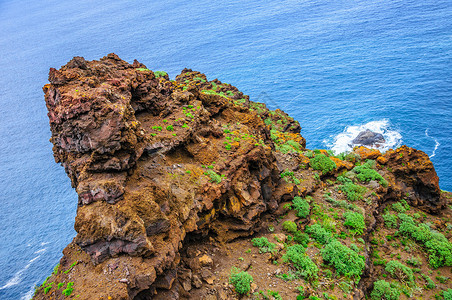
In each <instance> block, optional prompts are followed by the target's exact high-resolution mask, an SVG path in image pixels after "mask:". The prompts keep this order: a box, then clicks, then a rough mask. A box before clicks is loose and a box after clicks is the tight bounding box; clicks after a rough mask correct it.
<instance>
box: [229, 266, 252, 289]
mask: <svg viewBox="0 0 452 300" xmlns="http://www.w3.org/2000/svg"><path fill="white" fill-rule="evenodd" d="M251 282H253V277H252V276H251V275H250V274H249V273H248V272H245V271H240V270H239V269H237V268H235V267H233V268H232V270H231V275H230V276H229V283H230V284H232V285H233V286H234V289H235V291H236V293H237V294H240V295H246V294H248V293H249V291H250V289H251Z"/></svg>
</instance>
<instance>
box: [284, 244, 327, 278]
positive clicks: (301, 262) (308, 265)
mask: <svg viewBox="0 0 452 300" xmlns="http://www.w3.org/2000/svg"><path fill="white" fill-rule="evenodd" d="M283 260H284V261H286V262H287V261H290V262H292V263H293V264H294V266H295V268H297V270H298V271H299V272H300V275H301V276H303V277H305V278H306V279H309V280H311V279H315V278H317V277H318V272H319V268H318V267H317V266H316V264H315V263H314V262H313V261H312V260H311V259H310V258H309V257H308V256H307V255H306V254H305V248H304V247H303V246H302V245H293V246H289V247H287V251H286V254H284V256H283Z"/></svg>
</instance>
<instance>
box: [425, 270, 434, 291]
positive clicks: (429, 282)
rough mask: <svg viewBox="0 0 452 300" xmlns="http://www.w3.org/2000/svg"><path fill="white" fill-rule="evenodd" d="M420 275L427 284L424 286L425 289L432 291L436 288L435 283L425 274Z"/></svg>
mask: <svg viewBox="0 0 452 300" xmlns="http://www.w3.org/2000/svg"><path fill="white" fill-rule="evenodd" d="M421 275H422V278H424V280H425V281H426V282H427V284H426V285H425V288H426V289H428V290H432V289H434V288H435V287H436V284H435V282H434V281H433V280H432V279H431V278H430V277H428V276H427V275H425V274H421Z"/></svg>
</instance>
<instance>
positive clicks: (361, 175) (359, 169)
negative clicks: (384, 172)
mask: <svg viewBox="0 0 452 300" xmlns="http://www.w3.org/2000/svg"><path fill="white" fill-rule="evenodd" d="M374 168H375V161H373V160H370V159H369V160H368V161H367V162H366V163H365V164H363V165H361V166H356V167H354V168H353V172H355V173H356V178H358V180H360V181H362V182H369V181H371V180H377V181H378V182H380V184H381V185H382V186H384V187H387V186H388V182H387V181H386V180H385V179H384V178H383V176H381V175H380V174H379V173H378V172H377V171H376V170H375V169H374Z"/></svg>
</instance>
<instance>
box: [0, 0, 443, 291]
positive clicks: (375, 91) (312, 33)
mask: <svg viewBox="0 0 452 300" xmlns="http://www.w3.org/2000/svg"><path fill="white" fill-rule="evenodd" d="M110 52H115V53H116V54H118V55H119V56H120V57H121V58H122V59H124V60H127V61H129V62H132V61H133V59H135V58H136V59H137V60H138V61H140V62H142V63H144V64H146V66H147V67H148V68H149V69H152V70H165V71H167V72H168V73H169V75H170V77H171V78H174V77H175V76H176V75H177V74H179V73H180V71H181V70H182V69H183V68H185V67H188V68H191V69H193V70H198V71H201V72H203V73H205V74H206V75H207V76H208V78H209V79H214V78H218V79H220V80H221V81H224V82H228V83H231V84H233V85H235V86H237V87H238V88H239V89H240V90H241V91H243V92H244V93H245V94H248V95H250V97H251V100H254V101H260V102H264V103H266V104H267V105H268V106H269V107H270V108H272V109H275V108H281V109H283V110H285V111H286V112H287V113H289V114H290V115H292V116H293V117H295V118H296V119H297V120H298V121H299V122H300V123H301V126H302V135H303V136H304V137H305V138H306V139H307V143H308V147H309V148H311V149H313V148H331V149H334V150H335V151H337V152H341V151H346V150H348V149H349V144H350V142H351V140H352V139H353V138H354V137H355V136H356V135H357V134H358V133H359V131H361V130H364V129H366V128H369V129H372V130H374V131H378V132H381V133H383V135H384V136H385V137H386V139H387V145H386V148H390V147H396V146H398V145H402V144H406V145H409V146H411V147H415V148H417V149H420V150H422V151H425V152H426V153H427V154H428V155H429V156H430V157H431V159H432V161H433V163H434V165H435V168H436V171H437V173H438V175H439V177H440V186H441V188H442V189H444V190H452V176H451V175H452V174H451V167H450V166H451V164H452V143H451V141H452V1H450V0H422V1H421V0H416V1H400V0H380V1H355V0H347V1H341V0H338V1H326V0H323V1H319V0H310V1H303V0H301V1H294V0H279V1H248V0H247V1H244V0H240V1H238V0H233V1H221V2H220V1H218V2H217V1H205V0H198V1H174V0H167V1H134V0H130V1H117V0H108V1H106V0H98V1H88V0H81V1H65V0H58V1H54V0H53V1H39V0H38V1H24V0H14V1H12V0H8V1H4V0H0V299H29V298H30V297H31V296H32V294H33V291H34V286H35V285H37V284H38V285H39V284H40V283H42V281H43V280H44V279H45V278H46V277H47V276H48V275H49V274H50V273H51V271H52V270H53V267H54V266H55V265H56V264H57V263H58V261H59V259H60V258H61V256H62V254H61V251H62V250H63V248H64V247H65V246H66V245H67V244H68V243H69V242H70V241H71V240H72V238H73V237H74V236H75V231H74V229H73V225H74V217H75V213H76V203H77V195H76V193H75V192H74V190H73V189H72V188H71V185H70V181H69V179H68V177H67V176H66V174H65V173H64V170H63V168H62V167H61V166H59V165H57V164H55V162H54V160H53V156H52V146H51V144H50V143H49V142H48V139H49V138H50V131H49V125H48V119H47V115H46V113H47V111H46V107H45V103H44V97H43V92H42V86H43V85H44V84H45V83H47V76H48V70H49V68H50V67H55V68H59V67H60V66H62V65H64V64H66V63H67V62H68V61H69V60H70V59H71V58H72V57H73V56H83V57H85V58H86V59H89V60H92V59H99V58H101V57H103V56H105V55H106V54H108V53H110Z"/></svg>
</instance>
